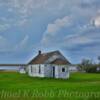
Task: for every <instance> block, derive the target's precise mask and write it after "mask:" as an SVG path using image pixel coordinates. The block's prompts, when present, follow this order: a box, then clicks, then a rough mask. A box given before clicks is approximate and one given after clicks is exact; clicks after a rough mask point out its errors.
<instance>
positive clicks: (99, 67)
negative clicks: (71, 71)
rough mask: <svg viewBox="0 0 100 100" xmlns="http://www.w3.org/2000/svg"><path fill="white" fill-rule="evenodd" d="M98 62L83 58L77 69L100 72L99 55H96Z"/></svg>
mask: <svg viewBox="0 0 100 100" xmlns="http://www.w3.org/2000/svg"><path fill="white" fill-rule="evenodd" d="M98 62H99V63H98V64H96V63H95V62H94V61H93V60H90V59H83V60H82V61H81V64H78V69H79V70H80V71H83V72H88V73H100V56H99V57H98Z"/></svg>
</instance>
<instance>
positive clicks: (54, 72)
mask: <svg viewBox="0 0 100 100" xmlns="http://www.w3.org/2000/svg"><path fill="white" fill-rule="evenodd" d="M53 78H55V67H54V66H53Z"/></svg>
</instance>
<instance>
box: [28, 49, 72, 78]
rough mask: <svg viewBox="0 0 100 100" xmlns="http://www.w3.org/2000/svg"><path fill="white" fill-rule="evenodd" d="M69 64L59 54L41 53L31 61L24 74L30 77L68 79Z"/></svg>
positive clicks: (57, 52) (55, 52)
mask: <svg viewBox="0 0 100 100" xmlns="http://www.w3.org/2000/svg"><path fill="white" fill-rule="evenodd" d="M69 66H70V62H69V61H68V60H67V59H66V58H65V57H64V56H63V55H62V54H61V53H60V52H59V51H54V52H49V53H41V51H39V53H38V55H37V56H36V57H35V58H34V59H32V60H31V61H30V62H29V63H28V65H27V67H26V72H27V73H28V75H29V76H31V77H51V78H63V79H67V78H69V75H70V73H69Z"/></svg>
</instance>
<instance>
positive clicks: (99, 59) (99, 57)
mask: <svg viewBox="0 0 100 100" xmlns="http://www.w3.org/2000/svg"><path fill="white" fill-rule="evenodd" d="M98 61H99V64H100V56H98Z"/></svg>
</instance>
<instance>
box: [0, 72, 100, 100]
mask: <svg viewBox="0 0 100 100" xmlns="http://www.w3.org/2000/svg"><path fill="white" fill-rule="evenodd" d="M12 98H13V100H31V99H32V100H49V99H54V100H55V98H57V99H59V100H64V99H65V100H66V98H67V100H73V99H74V100H100V74H87V73H73V74H71V77H70V79H68V80H62V79H50V78H33V77H29V76H27V75H21V74H19V73H17V72H0V100H11V99H12ZM61 98H62V99H61Z"/></svg>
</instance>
